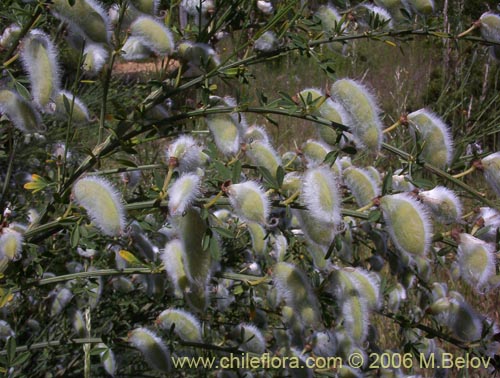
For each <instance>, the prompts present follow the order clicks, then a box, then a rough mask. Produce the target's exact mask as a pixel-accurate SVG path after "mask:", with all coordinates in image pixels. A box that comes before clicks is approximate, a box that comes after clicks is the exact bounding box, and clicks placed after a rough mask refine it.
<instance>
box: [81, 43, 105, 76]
mask: <svg viewBox="0 0 500 378" xmlns="http://www.w3.org/2000/svg"><path fill="white" fill-rule="evenodd" d="M83 54H84V56H85V58H84V59H83V65H82V68H83V70H84V71H85V72H87V73H88V74H90V75H97V74H98V73H99V72H101V70H102V68H103V67H104V64H105V63H106V62H107V60H108V57H109V51H108V50H107V49H106V47H105V46H104V45H101V44H99V43H87V44H85V50H84V51H83Z"/></svg>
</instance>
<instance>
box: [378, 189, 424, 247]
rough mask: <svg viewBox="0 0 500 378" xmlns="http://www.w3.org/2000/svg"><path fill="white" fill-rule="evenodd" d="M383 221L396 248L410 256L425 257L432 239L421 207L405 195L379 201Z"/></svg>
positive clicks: (385, 197) (388, 197) (386, 197)
mask: <svg viewBox="0 0 500 378" xmlns="http://www.w3.org/2000/svg"><path fill="white" fill-rule="evenodd" d="M380 208H381V209H382V212H383V215H384V220H385V222H386V223H387V229H388V231H389V235H390V236H391V240H392V242H393V243H394V245H395V246H396V248H397V249H398V250H399V251H401V252H403V253H405V254H410V255H418V256H425V255H426V254H427V251H428V249H429V246H430V243H431V238H432V226H431V223H430V221H429V219H428V216H427V214H426V212H425V209H424V207H423V205H422V204H421V203H419V202H417V201H416V200H415V199H414V198H412V197H411V196H409V195H408V194H406V193H399V194H393V195H390V196H384V197H382V199H381V200H380Z"/></svg>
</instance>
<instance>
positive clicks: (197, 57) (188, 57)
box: [177, 41, 220, 72]
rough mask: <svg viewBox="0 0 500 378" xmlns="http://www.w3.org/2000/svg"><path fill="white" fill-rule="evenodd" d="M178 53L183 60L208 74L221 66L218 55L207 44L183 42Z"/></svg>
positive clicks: (178, 48)
mask: <svg viewBox="0 0 500 378" xmlns="http://www.w3.org/2000/svg"><path fill="white" fill-rule="evenodd" d="M177 53H178V55H179V57H180V58H181V59H182V60H184V61H187V62H189V63H190V64H192V65H193V66H194V67H197V68H203V69H205V70H206V71H207V72H208V71H212V70H213V69H215V68H216V67H217V66H219V65H220V59H219V57H218V56H217V53H216V52H215V50H214V49H213V48H211V47H210V46H209V45H207V44H206V43H195V42H191V41H184V42H181V43H180V44H179V45H178V46H177Z"/></svg>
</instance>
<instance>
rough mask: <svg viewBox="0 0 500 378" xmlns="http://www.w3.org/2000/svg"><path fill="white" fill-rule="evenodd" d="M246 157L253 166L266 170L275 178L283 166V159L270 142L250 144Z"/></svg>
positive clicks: (257, 141) (258, 141)
mask: <svg viewBox="0 0 500 378" xmlns="http://www.w3.org/2000/svg"><path fill="white" fill-rule="evenodd" d="M246 155H247V156H248V157H249V159H250V161H251V162H252V164H253V165H256V166H262V167H264V168H266V169H267V170H268V171H269V172H270V173H271V174H272V175H273V176H276V171H277V169H278V166H280V165H281V159H280V157H279V156H278V154H277V153H276V151H275V150H274V148H273V146H272V145H271V144H270V143H268V142H263V141H260V140H256V141H253V142H251V143H249V144H248V148H247V150H246Z"/></svg>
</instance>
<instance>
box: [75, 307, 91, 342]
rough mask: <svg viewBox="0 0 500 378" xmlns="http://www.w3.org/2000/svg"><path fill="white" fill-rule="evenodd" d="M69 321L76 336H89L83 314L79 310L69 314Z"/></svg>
mask: <svg viewBox="0 0 500 378" xmlns="http://www.w3.org/2000/svg"><path fill="white" fill-rule="evenodd" d="M71 323H72V325H73V329H74V330H75V332H76V334H77V335H78V337H81V338H84V337H89V332H88V330H87V325H86V323H85V319H84V318H83V314H82V312H81V311H80V310H76V311H74V312H73V314H72V316H71Z"/></svg>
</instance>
